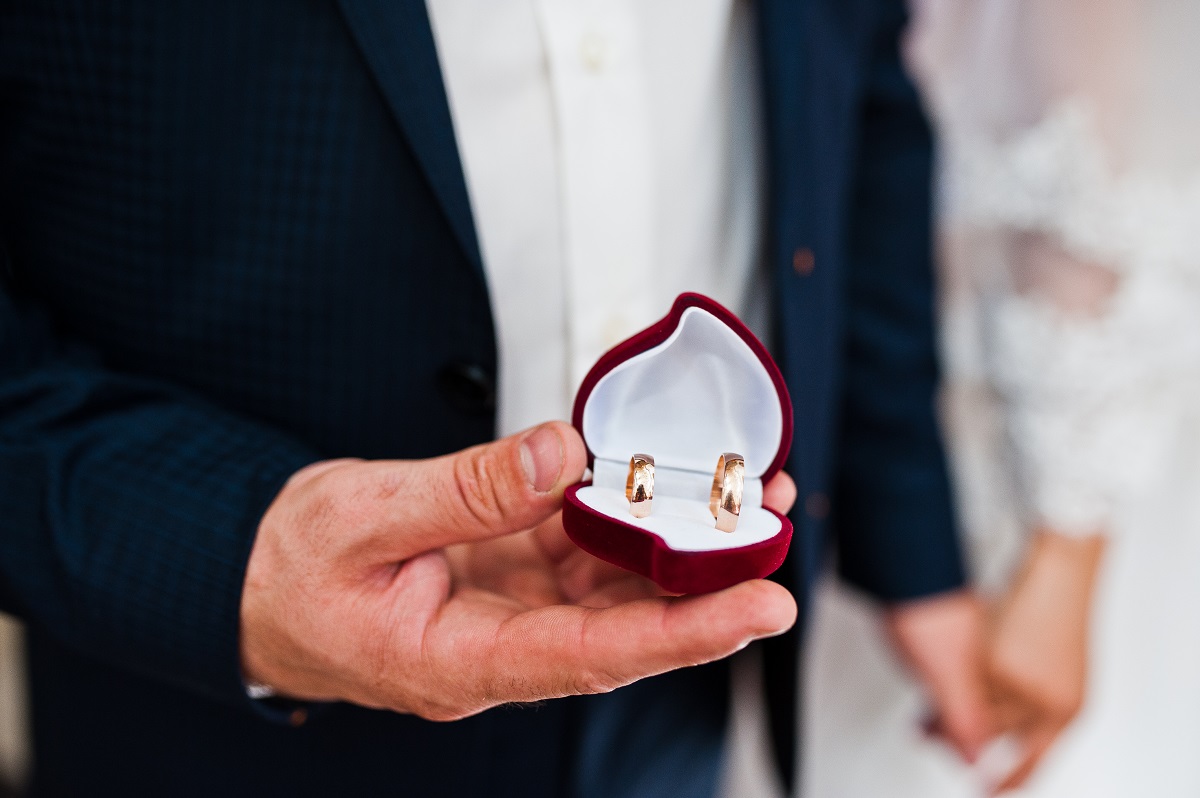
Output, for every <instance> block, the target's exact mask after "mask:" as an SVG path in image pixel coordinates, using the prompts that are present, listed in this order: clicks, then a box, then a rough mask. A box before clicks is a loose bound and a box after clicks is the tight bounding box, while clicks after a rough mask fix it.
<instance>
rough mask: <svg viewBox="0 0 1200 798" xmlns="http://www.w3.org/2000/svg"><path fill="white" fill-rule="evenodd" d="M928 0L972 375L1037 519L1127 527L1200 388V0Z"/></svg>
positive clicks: (952, 263)
mask: <svg viewBox="0 0 1200 798" xmlns="http://www.w3.org/2000/svg"><path fill="white" fill-rule="evenodd" d="M913 10H914V26H913V30H912V33H911V36H910V40H909V56H910V63H911V66H912V68H913V71H914V73H915V74H916V76H917V78H918V82H919V83H920V85H921V86H922V89H923V92H924V95H925V98H926V101H927V105H928V108H929V111H930V114H931V116H932V118H933V119H934V121H935V124H936V127H937V129H938V132H939V139H940V142H941V144H940V151H941V152H940V161H941V163H940V167H939V178H938V180H939V192H938V193H939V203H940V208H939V220H940V222H939V223H940V228H941V241H942V249H943V257H942V273H943V286H944V288H943V308H944V310H943V319H944V321H943V340H944V349H945V351H946V354H947V362H948V376H949V378H950V381H951V384H952V386H953V385H954V384H955V383H957V384H959V385H960V386H961V385H975V386H977V387H979V390H978V391H977V392H976V395H977V396H978V397H984V398H985V399H987V400H988V401H991V403H992V405H993V410H994V413H995V415H996V417H997V419H998V420H997V422H996V425H997V428H998V429H999V430H1000V432H999V435H1000V437H1001V438H1002V444H1003V446H1002V447H1001V449H1002V451H1004V452H1005V453H1006V455H1007V458H1006V461H1005V463H1004V464H1003V467H1004V469H1005V470H1006V472H1007V474H1008V475H1009V477H1011V478H1010V479H1009V480H1007V482H1008V484H1009V485H1010V486H1011V496H1009V497H1008V498H1009V499H1011V501H1012V503H1013V504H1015V505H1016V507H1015V512H1017V513H1018V514H1019V516H1020V521H1021V523H1022V524H1023V525H1024V526H1025V527H1026V528H1028V527H1031V526H1048V527H1051V528H1054V529H1055V530H1057V531H1066V532H1071V531H1075V532H1079V533H1081V534H1082V533H1092V532H1096V531H1103V532H1108V533H1111V532H1112V531H1113V523H1112V521H1113V518H1114V514H1115V513H1117V512H1118V511H1119V509H1120V508H1121V506H1122V505H1123V504H1124V503H1125V502H1126V501H1127V500H1128V499H1129V498H1130V497H1131V496H1132V495H1134V494H1136V493H1137V492H1138V491H1139V490H1142V489H1144V488H1146V487H1147V486H1149V485H1151V484H1153V483H1154V481H1155V480H1156V479H1158V478H1159V477H1160V476H1161V470H1162V468H1163V467H1164V466H1163V464H1164V463H1165V462H1166V461H1167V460H1168V450H1169V449H1170V447H1171V446H1172V445H1175V444H1177V441H1176V438H1177V437H1178V436H1177V434H1176V433H1177V430H1178V429H1179V428H1180V425H1181V424H1182V423H1184V418H1185V417H1186V416H1187V415H1188V413H1190V412H1195V411H1193V410H1191V408H1192V407H1195V406H1200V80H1197V79H1196V75H1195V72H1196V70H1195V64H1196V63H1197V55H1196V53H1195V48H1196V45H1195V43H1194V40H1195V36H1196V34H1197V33H1200V3H1193V2H1189V1H1188V0H1005V1H1003V2H972V1H971V0H914V3H913ZM952 437H953V436H952ZM1004 500H1005V499H1004V497H996V496H993V497H991V499H990V500H989V501H984V502H983V504H985V505H986V504H989V503H990V504H993V505H994V504H995V503H996V502H997V501H1004Z"/></svg>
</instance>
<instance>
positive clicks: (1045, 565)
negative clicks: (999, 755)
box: [988, 531, 1104, 792]
mask: <svg viewBox="0 0 1200 798" xmlns="http://www.w3.org/2000/svg"><path fill="white" fill-rule="evenodd" d="M1103 549H1104V539H1103V538H1102V537H1100V536H1098V535H1097V536H1092V537H1085V538H1078V537H1067V536H1064V535H1059V534H1055V533H1053V532H1050V531H1042V532H1039V533H1038V534H1037V535H1036V537H1035V539H1034V541H1033V545H1032V547H1031V549H1030V553H1029V556H1028V558H1027V560H1026V562H1025V565H1024V567H1023V569H1022V571H1021V573H1020V574H1019V575H1018V577H1017V579H1016V580H1015V582H1014V584H1013V586H1012V588H1011V589H1010V591H1009V593H1008V595H1007V596H1005V597H1004V599H1003V600H1002V601H1001V602H1000V603H999V604H998V605H997V606H996V608H995V611H994V613H993V618H992V624H991V635H990V648H989V654H988V666H989V676H990V688H991V695H992V700H993V701H994V704H995V711H996V719H997V721H998V722H999V723H1000V725H1001V727H1002V731H1005V732H1009V733H1011V734H1014V735H1015V736H1016V737H1017V739H1018V740H1019V741H1020V744H1021V750H1022V754H1021V757H1020V759H1019V761H1018V764H1017V766H1016V767H1015V768H1014V769H1013V770H1012V772H1011V773H1009V775H1008V776H1007V777H1005V778H1004V780H1003V781H1002V782H1001V783H1000V785H999V786H998V787H997V792H1003V791H1005V790H1010V789H1014V788H1016V787H1018V786H1020V785H1021V784H1023V783H1024V782H1025V781H1026V779H1028V778H1029V776H1030V774H1032V773H1033V771H1034V769H1035V768H1036V767H1037V765H1038V763H1039V762H1040V761H1041V760H1042V757H1043V756H1044V755H1045V754H1046V752H1047V751H1048V750H1049V748H1050V746H1051V745H1052V744H1053V743H1054V741H1055V740H1056V739H1057V738H1058V735H1059V734H1060V733H1061V732H1062V731H1063V729H1065V728H1066V726H1067V724H1069V723H1070V722H1071V720H1072V719H1073V718H1074V717H1075V715H1076V714H1078V712H1079V710H1080V709H1081V708H1082V706H1083V700H1084V695H1085V692H1086V678H1087V657H1088V643H1087V641H1088V625H1089V624H1088V621H1089V617H1090V614H1091V597H1092V585H1093V583H1094V581H1095V575H1096V570H1097V567H1098V565H1099V562H1100V556H1101V554H1102V552H1103Z"/></svg>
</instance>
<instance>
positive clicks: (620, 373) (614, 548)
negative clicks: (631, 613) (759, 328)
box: [563, 294, 792, 593]
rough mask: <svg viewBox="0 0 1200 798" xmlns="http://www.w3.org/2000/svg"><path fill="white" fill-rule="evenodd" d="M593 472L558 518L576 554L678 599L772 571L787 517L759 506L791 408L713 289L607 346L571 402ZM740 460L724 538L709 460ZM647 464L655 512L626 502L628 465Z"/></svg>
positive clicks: (783, 547) (788, 431)
mask: <svg viewBox="0 0 1200 798" xmlns="http://www.w3.org/2000/svg"><path fill="white" fill-rule="evenodd" d="M573 423H574V425H575V427H576V428H577V429H578V430H579V432H580V434H582V435H583V440H584V442H585V443H586V444H587V447H588V460H589V465H590V466H591V469H592V479H591V480H590V481H587V482H581V483H579V484H577V485H572V486H571V487H570V488H568V489H567V493H566V497H565V501H564V503H563V525H564V526H565V527H566V531H567V535H569V536H570V538H571V540H573V541H574V542H575V544H576V545H578V546H579V547H580V548H582V549H584V550H585V551H587V552H590V553H591V554H594V555H595V556H597V557H599V558H600V559H602V560H605V561H607V562H610V563H613V564H615V565H618V566H620V567H622V568H625V569H627V570H629V571H633V572H635V573H638V574H641V575H643V576H646V577H649V578H650V579H652V580H654V582H656V583H657V584H658V585H659V586H661V587H662V588H663V589H665V590H669V591H671V592H674V593H704V592H709V591H713V590H720V589H722V588H725V587H729V586H730V585H735V584H737V583H738V582H743V581H745V580H747V579H756V578H761V577H764V576H766V575H768V574H770V573H771V572H773V571H774V570H776V569H777V568H778V567H779V566H780V565H782V564H783V559H784V557H785V556H786V555H787V550H788V545H789V544H790V543H791V540H792V524H791V522H790V521H789V520H788V519H787V518H786V517H785V516H783V515H781V514H780V513H777V512H775V511H774V510H771V509H768V508H766V507H763V506H762V496H763V485H764V484H765V483H766V482H767V481H769V480H770V479H771V477H773V476H775V474H777V473H779V471H780V469H782V468H783V465H784V462H785V461H786V460H787V455H788V450H789V448H790V447H791V443H792V403H791V399H790V398H789V397H788V392H787V387H786V386H785V385H784V382H783V376H782V375H781V374H780V373H779V368H778V367H777V366H776V365H775V361H773V360H772V359H771V356H770V354H768V352H767V350H766V348H765V347H764V346H763V345H762V343H761V342H760V341H759V340H758V339H757V338H756V337H755V336H754V334H753V333H751V332H750V330H749V329H748V328H747V327H746V326H745V325H744V324H743V323H742V322H741V321H740V320H739V319H738V318H737V316H735V315H733V314H732V313H731V312H729V311H728V310H726V309H725V308H723V307H721V306H720V305H719V304H717V303H716V302H714V301H713V300H711V299H709V298H708V297H705V296H701V295H699V294H683V295H681V296H680V297H679V298H678V299H677V300H676V301H675V305H674V307H672V308H671V312H670V313H668V314H667V316H666V318H664V319H662V320H660V321H658V322H656V323H655V324H654V325H652V326H650V327H648V328H647V329H645V330H643V331H642V332H640V333H638V334H637V335H634V336H633V337H632V338H629V339H628V340H626V341H624V342H622V343H620V344H618V345H617V346H615V347H614V348H612V349H611V350H609V351H608V352H607V353H605V354H604V355H603V356H602V357H601V358H600V360H599V361H597V362H596V365H595V366H593V367H592V370H591V371H590V372H588V375H587V377H586V378H584V381H583V385H582V386H581V387H580V389H579V393H578V394H577V395H576V397H575V409H574V414H573ZM725 452H736V453H737V454H740V455H741V456H742V457H743V458H744V459H745V465H746V468H745V480H744V487H743V495H742V507H741V514H740V516H739V517H738V522H737V527H736V529H735V530H734V531H733V532H722V531H720V530H718V529H717V528H716V526H715V522H714V519H713V516H712V513H711V512H710V510H709V496H710V491H711V490H712V484H713V474H714V471H715V470H716V467H717V460H718V458H719V457H720V456H721V455H722V454H723V453H725ZM635 453H645V454H649V455H650V456H652V457H653V458H654V497H653V501H652V508H653V509H652V512H651V513H650V514H649V515H648V516H646V517H644V518H637V517H634V515H633V514H632V513H631V511H630V504H629V501H628V500H627V499H626V497H625V484H626V477H627V476H628V475H629V465H630V464H629V460H630V458H631V457H632V456H633V455H634V454H635Z"/></svg>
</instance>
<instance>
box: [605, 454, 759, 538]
mask: <svg viewBox="0 0 1200 798" xmlns="http://www.w3.org/2000/svg"><path fill="white" fill-rule="evenodd" d="M745 481H746V461H745V459H743V457H742V456H741V455H740V454H735V453H734V452H725V453H724V454H723V455H721V456H720V457H719V458H718V459H717V469H716V471H715V472H714V473H713V482H712V490H711V492H710V493H709V499H708V510H709V512H710V513H712V516H713V519H714V520H715V521H716V525H717V529H719V530H721V531H722V532H732V531H733V530H735V529H737V523H738V516H740V515H741V513H742V488H743V486H744V484H745ZM625 498H626V499H628V500H629V512H630V514H631V515H632V516H633V517H635V518H645V517H647V516H648V515H650V506H651V504H652V503H653V501H654V458H653V457H651V456H650V455H648V454H635V455H634V456H633V457H631V458H629V476H627V477H626V478H625Z"/></svg>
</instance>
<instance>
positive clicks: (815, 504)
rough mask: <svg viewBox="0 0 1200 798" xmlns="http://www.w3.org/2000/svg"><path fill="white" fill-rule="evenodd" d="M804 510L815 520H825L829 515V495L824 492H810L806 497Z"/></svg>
mask: <svg viewBox="0 0 1200 798" xmlns="http://www.w3.org/2000/svg"><path fill="white" fill-rule="evenodd" d="M804 512H805V514H806V515H807V516H808V517H809V518H811V519H813V520H814V521H823V520H825V518H826V517H827V516H828V515H829V497H828V496H826V495H825V494H824V493H820V492H816V493H810V494H808V496H807V497H805V499H804Z"/></svg>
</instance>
